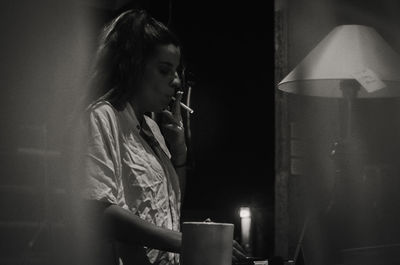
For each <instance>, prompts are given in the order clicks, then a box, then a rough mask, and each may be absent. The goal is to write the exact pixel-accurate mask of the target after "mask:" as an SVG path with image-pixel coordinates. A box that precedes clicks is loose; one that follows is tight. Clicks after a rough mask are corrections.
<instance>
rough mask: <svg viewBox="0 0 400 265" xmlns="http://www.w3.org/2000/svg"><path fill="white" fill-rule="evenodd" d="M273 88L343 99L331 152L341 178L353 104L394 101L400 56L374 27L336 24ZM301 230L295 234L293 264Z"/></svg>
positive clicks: (351, 152) (350, 154)
mask: <svg viewBox="0 0 400 265" xmlns="http://www.w3.org/2000/svg"><path fill="white" fill-rule="evenodd" d="M278 89H279V90H281V91H284V92H287V93H293V94H298V95H304V96H314V97H325V98H341V99H343V102H344V103H345V104H344V107H345V109H344V111H345V112H344V113H345V117H344V119H341V120H340V122H341V126H342V128H345V131H344V132H345V133H344V136H342V137H341V138H339V139H340V140H339V141H338V142H336V143H335V144H334V149H333V150H332V155H333V157H334V160H335V162H336V165H337V166H338V167H339V169H337V170H336V171H335V172H337V173H336V174H342V175H343V174H346V173H344V170H343V167H347V166H349V163H351V162H352V159H351V158H357V155H358V154H357V150H358V151H359V150H360V149H359V148H358V147H359V144H357V141H355V139H354V137H353V135H352V133H353V132H352V108H353V100H354V99H355V98H387V97H399V96H400V56H399V55H398V54H397V53H396V52H395V51H394V50H393V49H392V48H391V47H390V46H389V45H388V44H387V43H386V42H385V41H384V39H383V38H382V37H381V36H380V35H379V34H378V33H377V32H376V31H375V30H374V29H373V28H371V27H368V26H364V25H340V26H337V27H335V28H334V29H333V30H332V31H331V32H330V33H329V34H328V35H327V36H326V37H325V38H324V39H322V41H321V42H320V43H319V44H317V46H316V47H315V48H314V49H313V50H312V51H311V52H310V53H309V54H308V55H307V56H306V57H305V58H304V59H303V60H302V61H301V62H300V63H299V64H298V65H297V66H296V67H295V68H294V69H293V70H292V71H291V72H290V73H289V74H288V75H287V76H286V77H285V78H284V79H283V80H282V81H281V82H280V83H279V84H278ZM349 158H350V159H349ZM346 163H347V164H346ZM340 167H341V168H340ZM345 170H346V169H345ZM307 220H309V218H308V217H306V222H308V221H307ZM306 226H307V224H305V225H304V226H303V228H302V230H303V231H302V232H301V233H300V234H301V236H300V237H301V238H300V240H299V243H298V245H297V248H296V253H295V255H294V259H295V260H296V258H297V256H298V254H299V251H300V249H299V247H300V246H301V241H302V240H303V238H302V237H303V236H304V230H305V229H306Z"/></svg>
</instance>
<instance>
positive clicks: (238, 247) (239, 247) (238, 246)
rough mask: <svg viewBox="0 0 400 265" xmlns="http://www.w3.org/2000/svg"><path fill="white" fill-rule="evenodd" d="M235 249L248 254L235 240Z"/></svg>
mask: <svg viewBox="0 0 400 265" xmlns="http://www.w3.org/2000/svg"><path fill="white" fill-rule="evenodd" d="M233 247H234V248H236V249H238V250H239V251H240V252H242V253H246V251H245V250H244V248H243V247H242V245H240V244H239V243H238V242H237V241H236V240H233Z"/></svg>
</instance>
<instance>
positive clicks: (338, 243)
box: [325, 80, 366, 258]
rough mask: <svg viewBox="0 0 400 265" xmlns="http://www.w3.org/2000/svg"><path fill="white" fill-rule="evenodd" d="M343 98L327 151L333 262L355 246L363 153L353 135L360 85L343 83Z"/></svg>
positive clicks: (351, 82)
mask: <svg viewBox="0 0 400 265" xmlns="http://www.w3.org/2000/svg"><path fill="white" fill-rule="evenodd" d="M340 89H341V90H342V95H343V99H344V101H343V105H341V106H342V111H343V113H341V114H343V115H341V117H340V125H341V132H340V137H339V140H338V141H337V142H335V143H334V146H333V149H332V151H331V158H332V159H333V162H334V168H335V173H334V184H333V188H332V192H331V198H330V200H329V202H328V207H327V208H326V211H325V214H326V215H327V217H328V219H327V221H328V228H329V229H328V231H327V233H329V234H330V235H331V236H330V237H329V238H330V239H331V242H330V243H331V244H332V246H331V250H332V251H334V252H335V253H333V258H335V256H336V258H337V256H338V255H339V252H337V250H340V249H343V248H346V247H348V245H352V244H355V243H354V242H352V240H354V237H353V236H352V235H353V233H354V228H355V227H353V226H352V223H353V220H352V216H354V214H355V213H356V212H357V207H358V206H357V200H356V197H355V196H357V194H358V192H357V190H358V184H359V182H358V180H359V179H360V176H362V174H363V168H364V164H365V157H366V156H365V155H366V152H365V151H364V150H363V146H362V144H361V142H360V140H359V139H358V137H356V136H355V135H354V128H353V125H354V124H353V121H354V100H355V99H356V98H357V93H358V91H359V90H360V84H359V83H358V82H357V81H356V80H344V81H341V83H340Z"/></svg>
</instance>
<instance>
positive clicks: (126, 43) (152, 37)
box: [90, 10, 181, 109]
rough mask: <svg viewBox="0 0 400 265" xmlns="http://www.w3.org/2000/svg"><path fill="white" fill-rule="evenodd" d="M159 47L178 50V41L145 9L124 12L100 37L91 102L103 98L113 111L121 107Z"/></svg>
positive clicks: (91, 83) (91, 85)
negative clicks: (169, 46)
mask: <svg viewBox="0 0 400 265" xmlns="http://www.w3.org/2000/svg"><path fill="white" fill-rule="evenodd" d="M163 44H173V45H175V46H178V47H181V45H180V42H179V40H178V38H177V37H176V36H175V35H174V34H173V33H172V32H171V31H170V30H169V29H168V28H167V27H166V26H165V25H164V24H163V23H161V22H159V21H157V20H156V19H154V18H153V17H151V16H150V15H149V14H148V13H147V12H146V11H145V10H128V11H125V12H123V13H122V14H120V15H119V16H118V17H116V18H115V19H113V20H112V21H111V22H110V23H109V24H107V25H106V26H105V28H104V30H103V32H102V35H101V38H100V44H99V47H98V50H97V54H96V59H95V64H94V69H93V76H92V79H91V82H90V88H91V93H92V94H91V95H90V98H91V99H92V100H91V101H95V100H97V99H99V98H106V99H107V100H108V101H109V102H110V103H111V104H112V105H113V106H114V107H115V108H117V109H122V108H124V106H125V104H126V102H127V101H128V100H130V99H131V97H132V95H133V94H134V89H135V84H137V82H138V81H140V79H141V78H142V76H143V70H144V67H145V63H146V60H147V58H148V57H149V56H150V55H151V54H152V53H153V52H154V50H155V47H156V46H157V45H163Z"/></svg>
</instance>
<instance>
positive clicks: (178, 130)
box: [161, 91, 187, 165]
mask: <svg viewBox="0 0 400 265" xmlns="http://www.w3.org/2000/svg"><path fill="white" fill-rule="evenodd" d="M182 96H183V92H182V91H177V93H176V95H175V102H174V103H173V105H172V108H171V111H169V110H164V111H163V112H162V120H161V128H162V132H163V135H164V138H165V140H166V142H167V144H168V148H169V150H170V152H171V155H172V158H171V159H172V162H173V163H174V164H175V165H182V164H185V163H186V156H187V147H186V141H185V128H184V127H183V122H182V114H181V106H180V102H181V100H182Z"/></svg>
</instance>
